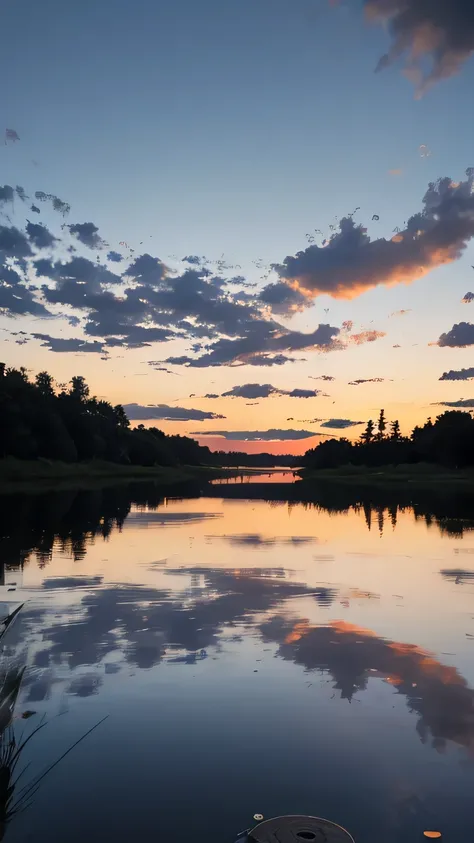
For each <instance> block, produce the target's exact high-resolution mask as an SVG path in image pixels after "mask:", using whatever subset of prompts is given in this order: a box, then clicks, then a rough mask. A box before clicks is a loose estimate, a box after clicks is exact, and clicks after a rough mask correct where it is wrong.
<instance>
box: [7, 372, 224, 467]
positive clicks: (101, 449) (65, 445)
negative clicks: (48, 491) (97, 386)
mask: <svg viewBox="0 0 474 843" xmlns="http://www.w3.org/2000/svg"><path fill="white" fill-rule="evenodd" d="M210 454H211V452H210V451H209V448H207V447H201V446H200V445H198V443H197V442H196V440H195V439H191V438H190V437H187V436H179V435H173V436H168V435H166V434H165V433H163V431H161V430H159V429H158V428H156V427H149V428H145V427H144V425H138V427H137V428H135V429H134V430H132V429H131V427H130V422H129V420H128V418H127V416H126V414H125V411H124V409H123V407H122V405H121V404H117V405H116V406H112V404H110V403H109V402H108V401H103V400H99V399H98V398H96V397H95V396H91V395H90V390H89V387H88V385H87V383H86V381H85V379H84V378H83V377H81V376H79V375H78V376H76V377H73V378H72V380H71V381H70V383H69V385H68V387H63V388H61V389H60V390H59V391H58V390H57V389H56V388H55V384H54V381H53V378H52V377H51V375H50V374H48V372H39V373H38V374H37V375H36V377H35V379H34V381H31V380H30V379H29V377H28V373H27V370H26V369H25V368H24V367H21V368H20V369H13V368H7V367H6V366H5V364H4V363H0V457H16V458H18V459H23V460H35V459H38V458H40V457H42V458H44V459H50V460H62V461H64V462H77V461H83V460H93V459H101V460H109V461H111V462H115V463H129V464H131V465H141V466H152V465H161V466H176V465H180V464H182V465H184V464H186V465H200V464H209V463H210V462H211V456H210Z"/></svg>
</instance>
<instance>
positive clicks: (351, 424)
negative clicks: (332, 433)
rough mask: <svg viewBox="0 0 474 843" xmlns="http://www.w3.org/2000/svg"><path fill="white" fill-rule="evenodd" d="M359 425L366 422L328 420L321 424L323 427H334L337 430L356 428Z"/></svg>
mask: <svg viewBox="0 0 474 843" xmlns="http://www.w3.org/2000/svg"><path fill="white" fill-rule="evenodd" d="M357 424H364V422H361V421H351V420H350V419H328V420H327V421H325V422H323V423H322V424H321V427H332V428H334V429H335V430H343V429H344V428H346V427H355V425H357Z"/></svg>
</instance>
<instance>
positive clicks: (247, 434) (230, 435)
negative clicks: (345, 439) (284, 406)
mask: <svg viewBox="0 0 474 843" xmlns="http://www.w3.org/2000/svg"><path fill="white" fill-rule="evenodd" d="M191 435H194V436H222V437H223V438H224V439H227V440H229V441H233V440H236V441H238V440H240V441H242V442H260V441H262V442H284V441H286V440H288V441H297V440H299V439H309V438H310V437H311V436H315V435H316V434H314V433H313V432H312V431H311V430H279V429H271V430H201V431H200V430H194V431H192V432H191Z"/></svg>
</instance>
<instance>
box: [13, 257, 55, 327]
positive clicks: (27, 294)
mask: <svg viewBox="0 0 474 843" xmlns="http://www.w3.org/2000/svg"><path fill="white" fill-rule="evenodd" d="M0 312H3V313H7V314H9V315H10V316H21V315H24V314H26V313H29V314H32V315H33V316H51V315H52V314H51V313H50V312H49V311H48V310H47V309H46V308H45V306H44V305H43V304H41V303H40V302H37V301H36V299H35V298H34V295H33V292H32V290H30V289H29V288H28V287H27V285H26V284H25V283H24V280H23V278H22V277H21V276H20V275H19V273H18V272H17V271H16V269H13V268H12V267H9V266H6V265H5V264H3V266H2V265H1V264H0Z"/></svg>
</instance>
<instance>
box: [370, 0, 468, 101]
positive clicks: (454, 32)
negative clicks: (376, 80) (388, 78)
mask: <svg viewBox="0 0 474 843" xmlns="http://www.w3.org/2000/svg"><path fill="white" fill-rule="evenodd" d="M365 11H366V15H367V18H368V19H369V20H371V21H375V22H376V23H380V24H381V25H383V26H384V27H386V29H388V33H389V35H390V38H391V43H390V48H389V51H388V52H387V53H385V55H383V56H382V57H381V58H380V60H379V62H378V64H377V67H376V70H377V71H379V70H383V69H384V68H386V67H388V66H390V65H392V64H394V63H395V62H396V61H398V60H399V59H401V58H404V59H405V74H406V75H407V76H408V77H409V78H410V79H412V81H413V82H414V84H415V86H416V91H417V95H418V96H421V95H422V94H424V93H425V92H426V91H427V90H428V89H429V88H430V87H431V86H432V85H433V84H435V83H436V82H439V81H440V80H441V79H447V78H449V77H450V76H453V75H454V74H455V73H457V72H458V71H459V70H460V69H461V67H462V65H463V64H464V62H465V61H467V59H468V58H469V57H470V56H472V54H473V53H474V7H473V5H472V3H471V2H470V0H390V2H387V0H365Z"/></svg>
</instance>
